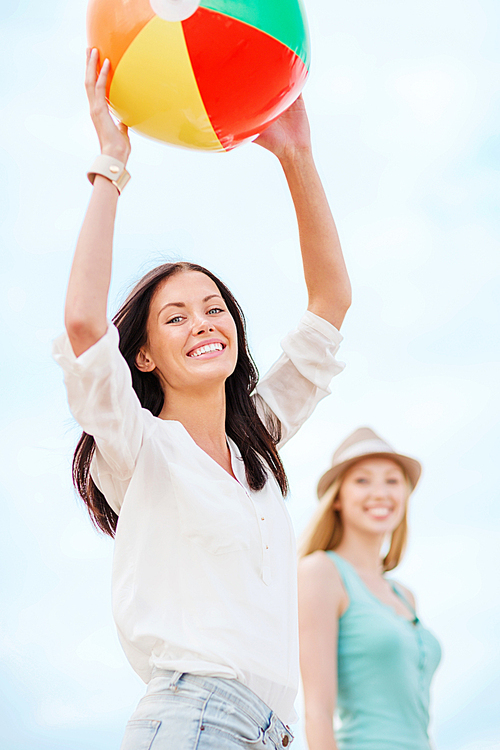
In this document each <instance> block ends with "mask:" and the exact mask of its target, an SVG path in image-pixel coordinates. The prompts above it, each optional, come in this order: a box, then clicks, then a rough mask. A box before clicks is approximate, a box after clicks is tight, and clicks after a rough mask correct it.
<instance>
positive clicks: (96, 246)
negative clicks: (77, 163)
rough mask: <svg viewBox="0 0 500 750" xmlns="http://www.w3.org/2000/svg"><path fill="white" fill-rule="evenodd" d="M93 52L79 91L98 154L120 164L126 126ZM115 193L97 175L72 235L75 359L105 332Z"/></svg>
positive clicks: (69, 323)
mask: <svg viewBox="0 0 500 750" xmlns="http://www.w3.org/2000/svg"><path fill="white" fill-rule="evenodd" d="M97 64H98V53H97V50H93V51H92V53H90V50H89V51H88V52H87V70H86V76H85V88H86V90H87V96H88V99H89V104H90V114H91V117H92V122H93V123H94V126H95V129H96V131H97V135H98V137H99V143H100V146H101V153H103V154H107V155H108V156H114V157H115V158H116V159H118V160H119V161H121V162H123V163H124V164H126V163H127V159H128V157H129V154H130V142H129V139H128V134H127V128H126V127H125V125H123V124H121V123H120V124H119V125H118V126H117V125H115V123H114V122H113V119H112V118H111V115H110V114H109V111H108V106H107V104H106V98H105V91H106V78H107V74H108V71H109V63H108V62H107V61H105V62H104V64H103V66H102V68H101V72H100V74H99V76H97ZM117 201H118V191H117V189H116V187H115V186H114V185H113V183H112V182H110V181H109V180H107V179H106V178H105V177H101V176H100V175H97V176H96V178H95V182H94V189H93V191H92V197H91V199H90V203H89V207H88V209H87V213H86V215H85V219H84V222H83V225H82V229H81V231H80V236H79V237H78V242H77V246H76V250H75V256H74V259H73V265H72V267H71V273H70V278H69V283H68V291H67V295H66V305H65V310H64V322H65V326H66V330H67V332H68V336H69V339H70V342H71V346H72V347H73V351H74V353H75V355H76V356H77V357H78V356H80V354H82V353H83V352H84V351H86V350H87V349H89V348H90V347H91V346H92V345H93V344H95V343H96V342H97V341H98V340H99V339H100V338H101V337H102V336H103V335H104V334H105V333H106V328H107V317H106V309H107V301H108V291H109V284H110V280H111V260H112V251H113V231H114V224H115V215H116V204H117Z"/></svg>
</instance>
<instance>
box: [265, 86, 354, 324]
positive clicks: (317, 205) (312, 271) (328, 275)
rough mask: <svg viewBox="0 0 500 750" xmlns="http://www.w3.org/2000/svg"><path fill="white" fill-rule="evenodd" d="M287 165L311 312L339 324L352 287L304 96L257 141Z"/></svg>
mask: <svg viewBox="0 0 500 750" xmlns="http://www.w3.org/2000/svg"><path fill="white" fill-rule="evenodd" d="M256 143H258V144H259V145H261V146H263V147H264V148H267V149H268V150H269V151H271V152H272V153H274V154H275V155H276V156H277V157H278V159H279V161H280V163H281V166H282V168H283V171H284V173H285V177H286V179H287V182H288V186H289V188H290V193H291V196H292V200H293V203H294V206H295V212H296V215H297V222H298V227H299V236H300V247H301V252H302V262H303V266H304V276H305V281H306V286H307V291H308V297H309V302H308V310H310V311H311V312H313V313H315V314H316V315H319V316H320V317H321V318H324V319H325V320H328V321H329V322H330V323H332V324H333V325H334V326H335V327H336V328H340V326H341V324H342V322H343V320H344V317H345V314H346V312H347V310H348V309H349V307H350V304H351V285H350V282H349V276H348V274H347V269H346V266H345V262H344V257H343V255H342V249H341V247H340V241H339V237H338V234H337V228H336V226H335V222H334V220H333V216H332V213H331V211H330V206H329V205H328V200H327V197H326V194H325V191H324V189H323V185H322V184H321V180H320V177H319V174H318V171H317V169H316V166H315V163H314V159H313V156H312V149H311V137H310V131H309V122H308V119H307V114H306V110H305V105H304V101H303V99H302V96H300V97H299V98H298V99H297V101H296V102H294V104H292V106H291V107H290V108H289V109H288V110H287V111H286V112H284V113H283V114H282V115H281V117H280V118H279V119H278V120H276V122H274V123H273V124H272V125H271V126H270V127H269V128H268V129H267V130H266V131H265V132H264V133H263V134H262V135H261V136H260V137H259V138H258V139H257V140H256Z"/></svg>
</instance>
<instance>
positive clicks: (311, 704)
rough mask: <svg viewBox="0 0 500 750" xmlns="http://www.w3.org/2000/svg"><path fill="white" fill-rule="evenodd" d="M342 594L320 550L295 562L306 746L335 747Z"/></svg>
mask: <svg viewBox="0 0 500 750" xmlns="http://www.w3.org/2000/svg"><path fill="white" fill-rule="evenodd" d="M346 600H347V595H346V593H345V591H344V588H343V586H342V583H341V581H340V577H339V575H338V573H337V570H336V568H335V566H334V565H333V564H332V562H331V561H330V560H329V559H328V558H327V556H326V554H325V553H324V552H321V551H320V552H314V553H313V554H312V555H308V556H307V557H305V558H303V559H302V560H300V562H299V636H300V669H301V673H302V683H303V686H304V703H305V724H306V736H307V742H308V746H309V750H337V745H336V742H335V736H334V731H333V715H334V711H335V705H336V701H337V642H338V619H339V616H340V614H341V613H342V612H343V611H344V610H345V608H346V606H347V601H346Z"/></svg>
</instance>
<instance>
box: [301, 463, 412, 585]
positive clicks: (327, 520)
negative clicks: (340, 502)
mask: <svg viewBox="0 0 500 750" xmlns="http://www.w3.org/2000/svg"><path fill="white" fill-rule="evenodd" d="M361 458H366V456H361V457H360V459H361ZM395 463H398V462H395ZM352 466H354V463H352V464H350V465H349V466H348V467H347V468H346V469H345V470H344V471H343V472H342V474H340V475H339V476H338V477H337V478H336V479H335V480H334V481H333V482H332V484H331V485H330V486H329V487H328V489H327V490H326V492H325V493H324V494H323V495H322V497H321V498H320V500H319V505H318V507H317V508H316V510H315V511H314V513H313V515H312V517H311V519H310V521H309V523H308V524H307V526H306V528H305V530H304V532H303V533H302V535H301V537H300V541H299V557H306V556H307V555H310V554H311V553H312V552H316V550H329V549H331V550H334V549H336V548H337V547H338V546H339V544H340V542H341V540H342V536H343V534H344V525H343V523H342V516H341V514H340V512H339V511H338V510H337V509H336V508H334V504H335V501H336V500H337V499H338V497H339V494H340V489H341V487H342V482H343V481H344V477H345V475H346V472H347V470H348V469H350V468H352ZM398 466H400V468H401V469H402V471H403V474H404V476H405V479H406V483H407V488H408V494H407V496H406V498H405V512H404V515H403V518H402V519H401V521H400V522H399V524H398V526H397V527H396V528H395V529H394V531H393V532H392V535H391V543H390V546H389V550H388V552H387V554H386V555H385V557H384V559H383V561H382V565H383V569H384V571H388V570H393V569H394V568H395V567H396V566H397V565H399V563H400V561H401V558H402V557H403V553H404V551H405V547H406V542H407V536H408V524H407V521H406V513H407V504H408V498H409V497H410V495H411V493H412V491H413V487H412V485H411V483H410V480H409V479H408V476H407V474H406V472H405V471H404V469H403V467H402V466H401V464H399V463H398Z"/></svg>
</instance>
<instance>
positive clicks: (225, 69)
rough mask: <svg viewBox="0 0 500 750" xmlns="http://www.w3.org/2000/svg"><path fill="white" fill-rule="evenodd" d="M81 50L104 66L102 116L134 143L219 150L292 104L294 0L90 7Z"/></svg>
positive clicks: (303, 41) (132, 0)
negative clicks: (140, 139) (125, 129)
mask: <svg viewBox="0 0 500 750" xmlns="http://www.w3.org/2000/svg"><path fill="white" fill-rule="evenodd" d="M87 31H88V41H89V46H91V47H97V48H98V50H99V55H100V59H101V61H102V60H104V59H105V58H106V57H107V58H109V60H110V63H111V72H110V75H109V79H108V90H107V96H108V100H109V103H110V106H111V109H112V110H113V112H114V113H115V114H116V116H117V117H118V118H119V119H120V120H122V121H123V122H124V123H125V124H126V125H128V126H129V127H131V128H133V129H134V130H136V131H137V132H139V133H142V134H143V135H146V136H149V137H151V138H156V139H158V140H161V141H167V142H168V143H172V144H175V145H177V146H185V147H187V148H197V149H205V150H210V151H228V150H229V149H232V148H234V147H235V146H238V145H239V144H240V143H244V142H245V141H248V140H253V138H255V137H256V135H258V134H259V133H261V132H262V131H263V130H264V129H265V128H266V127H267V126H268V125H269V124H270V123H271V122H272V121H273V120H274V119H276V118H277V117H278V116H279V115H280V114H281V113H282V112H283V111H284V110H285V109H287V107H289V106H290V104H291V103H292V102H293V101H294V100H295V99H296V98H297V97H298V95H299V94H300V92H301V90H302V87H303V86H304V83H305V80H306V78H307V74H308V69H309V39H308V33H307V24H306V19H305V14H304V10H303V7H302V4H301V0H90V4H89V8H88V16H87Z"/></svg>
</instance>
